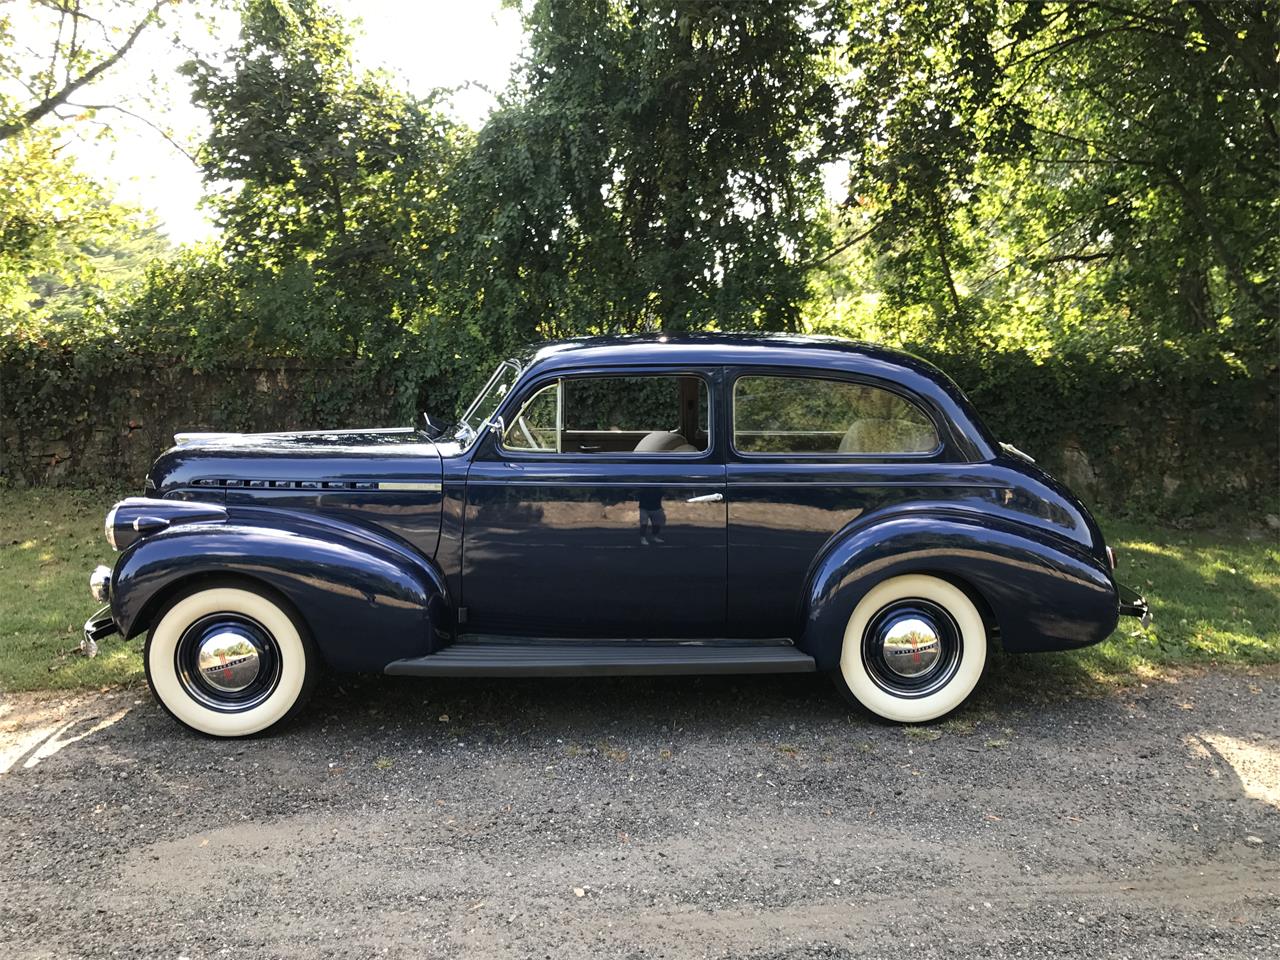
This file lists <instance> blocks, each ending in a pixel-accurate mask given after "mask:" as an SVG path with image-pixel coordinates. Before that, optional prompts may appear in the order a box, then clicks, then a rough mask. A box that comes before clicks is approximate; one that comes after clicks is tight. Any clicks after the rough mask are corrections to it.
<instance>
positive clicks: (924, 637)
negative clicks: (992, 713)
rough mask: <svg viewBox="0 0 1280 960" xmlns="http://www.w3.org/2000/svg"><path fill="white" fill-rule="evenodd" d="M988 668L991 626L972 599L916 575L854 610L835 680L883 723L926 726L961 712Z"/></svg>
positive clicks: (878, 590)
mask: <svg viewBox="0 0 1280 960" xmlns="http://www.w3.org/2000/svg"><path fill="white" fill-rule="evenodd" d="M986 663H987V628H986V624H985V623H984V622H983V620H982V614H980V613H979V612H978V608H977V607H976V606H975V605H974V603H973V601H972V600H971V599H969V596H968V594H966V593H965V592H964V591H963V590H961V589H960V588H959V587H957V586H956V585H955V584H953V583H950V582H948V581H946V580H942V579H940V578H938V577H931V576H926V575H923V574H908V575H906V576H900V577H893V578H891V579H889V580H885V581H884V582H883V583H879V584H877V585H876V586H874V587H872V588H871V590H870V591H868V593H867V595H866V596H864V597H863V598H862V600H861V601H859V603H858V605H857V607H856V608H854V611H853V614H852V615H851V616H850V617H849V622H848V625H847V626H846V627H845V631H844V644H843V647H842V649H841V652H840V669H839V671H838V672H837V674H836V676H835V680H836V685H837V686H839V687H841V688H842V689H843V691H844V693H845V694H846V695H848V696H849V697H852V698H853V699H854V700H856V701H857V702H858V703H860V704H861V705H862V706H864V707H865V708H866V709H868V710H870V711H871V712H872V713H874V714H876V715H877V716H879V717H883V718H884V719H886V720H893V721H896V722H899V723H924V722H926V721H929V720H935V719H937V718H938V717H941V716H943V715H945V714H947V713H950V712H951V711H952V710H954V709H955V708H956V707H958V706H960V704H962V703H963V702H964V701H965V699H966V698H968V696H969V694H970V693H972V692H973V688H974V687H975V686H977V684H978V679H979V678H980V677H981V676H982V671H983V668H984V667H985V666H986Z"/></svg>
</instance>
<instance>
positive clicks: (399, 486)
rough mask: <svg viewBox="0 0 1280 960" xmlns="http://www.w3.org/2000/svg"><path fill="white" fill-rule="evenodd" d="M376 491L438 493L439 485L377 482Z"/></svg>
mask: <svg viewBox="0 0 1280 960" xmlns="http://www.w3.org/2000/svg"><path fill="white" fill-rule="evenodd" d="M378 489H379V490H425V491H427V492H429V493H439V492H440V489H441V486H440V484H439V483H419V482H416V481H414V482H407V481H398V480H397V481H391V482H385V481H382V482H379V483H378Z"/></svg>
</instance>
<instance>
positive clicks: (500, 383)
mask: <svg viewBox="0 0 1280 960" xmlns="http://www.w3.org/2000/svg"><path fill="white" fill-rule="evenodd" d="M518 379H520V367H519V366H517V365H516V363H515V361H514V360H504V361H503V362H502V363H500V364H498V369H497V370H495V371H493V376H491V377H490V378H489V382H488V383H486V384H485V385H484V389H482V390H481V391H480V393H479V394H477V395H476V398H475V399H474V400H472V401H471V406H469V407H467V412H466V413H464V414H463V415H462V420H461V421H459V423H458V437H459V439H461V440H462V441H463V442H464V443H470V442H471V441H472V440H474V439H475V436H476V434H477V433H479V432H480V428H481V427H482V426H484V424H485V422H486V421H488V420H489V418H490V417H492V416H493V415H494V414H495V413H496V412H497V410H498V406H499V405H500V404H501V403H502V401H503V400H504V399H505V398H506V396H507V394H508V393H510V392H511V388H512V387H514V386H515V385H516V381H517V380H518Z"/></svg>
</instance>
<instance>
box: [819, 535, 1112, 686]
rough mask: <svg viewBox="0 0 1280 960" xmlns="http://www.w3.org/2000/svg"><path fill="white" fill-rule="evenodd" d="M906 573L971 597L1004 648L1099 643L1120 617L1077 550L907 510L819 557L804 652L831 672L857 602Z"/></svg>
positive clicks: (1105, 576) (1107, 586)
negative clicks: (992, 624) (931, 578)
mask: <svg viewBox="0 0 1280 960" xmlns="http://www.w3.org/2000/svg"><path fill="white" fill-rule="evenodd" d="M907 573H923V574H932V575H934V576H938V577H942V578H943V579H947V580H951V581H953V582H955V583H957V584H958V585H960V586H962V587H967V588H968V589H969V590H970V592H972V593H977V594H978V595H979V596H980V597H981V599H982V600H984V601H985V602H986V605H987V606H988V607H989V611H984V612H989V613H990V615H991V617H992V618H993V619H994V620H995V626H996V627H998V629H999V635H1000V640H1001V643H1002V644H1003V646H1004V649H1005V650H1008V651H1010V652H1019V653H1021V652H1033V651H1045V650H1070V649H1074V648H1076V647H1084V646H1088V645H1089V644H1092V643H1098V642H1099V641H1101V640H1105V639H1106V638H1107V637H1108V636H1109V635H1110V634H1111V631H1112V630H1114V629H1115V626H1116V621H1117V620H1118V618H1119V598H1118V596H1117V593H1116V586H1115V583H1114V581H1113V580H1112V579H1111V575H1110V573H1109V572H1108V571H1107V570H1106V569H1105V567H1104V566H1103V565H1102V563H1100V562H1099V561H1098V560H1097V559H1096V558H1094V557H1092V556H1091V555H1090V554H1089V553H1088V551H1086V550H1085V549H1084V548H1083V547H1081V546H1079V545H1077V544H1073V543H1071V542H1069V541H1066V540H1064V539H1062V538H1060V537H1055V536H1053V535H1052V534H1047V533H1042V532H1041V531H1037V530H1034V529H1031V528H1028V527H1026V526H1021V525H1014V524H1008V523H1001V522H1000V521H993V520H991V519H990V518H984V519H983V520H982V521H980V522H979V521H975V520H972V519H969V518H966V517H961V516H955V515H949V516H948V515H943V514H941V513H930V514H927V515H922V514H912V515H910V516H900V517H895V518H882V519H879V520H877V522H875V523H873V524H867V525H865V526H859V527H854V528H852V529H847V530H846V531H845V532H844V533H843V534H842V535H841V536H840V537H839V538H838V539H836V540H834V542H833V544H832V546H830V547H829V548H828V550H827V551H826V552H825V553H823V554H822V555H820V556H819V558H818V561H817V563H816V565H815V567H814V569H813V572H812V574H811V576H810V579H809V582H808V587H807V589H806V594H805V602H806V607H805V609H806V610H807V611H808V613H807V616H806V619H805V623H804V631H803V638H802V641H801V643H800V644H799V646H800V647H801V649H803V650H804V651H805V652H806V653H809V654H810V655H811V656H813V658H814V659H815V661H816V662H817V664H818V667H819V668H820V669H832V668H834V667H835V666H836V665H837V664H838V663H839V660H840V648H841V646H842V644H843V642H844V630H845V626H846V624H847V623H848V620H849V616H850V615H851V614H852V613H853V609H854V607H856V606H857V604H858V601H860V600H861V599H862V598H863V596H864V595H865V594H866V593H867V591H868V590H870V589H871V588H872V587H873V586H875V585H876V584H877V583H879V582H881V581H882V580H886V579H888V578H889V577H895V576H899V575H901V574H907ZM980 607H981V605H980Z"/></svg>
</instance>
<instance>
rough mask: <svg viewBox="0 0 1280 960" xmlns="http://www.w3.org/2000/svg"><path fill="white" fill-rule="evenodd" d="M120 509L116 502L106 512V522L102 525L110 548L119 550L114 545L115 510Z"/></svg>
mask: <svg viewBox="0 0 1280 960" xmlns="http://www.w3.org/2000/svg"><path fill="white" fill-rule="evenodd" d="M119 509H120V505H119V504H116V505H115V506H114V507H112V508H111V510H110V511H109V512H108V513H107V522H106V523H105V524H104V525H103V532H104V533H105V534H106V535H107V543H109V544H111V549H112V550H119V549H120V548H119V547H117V546H116V511H117V510H119Z"/></svg>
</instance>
